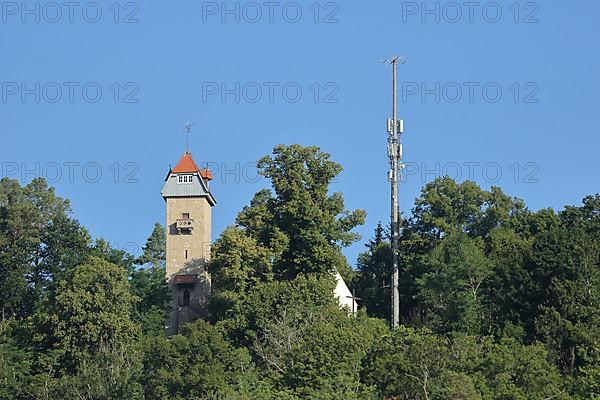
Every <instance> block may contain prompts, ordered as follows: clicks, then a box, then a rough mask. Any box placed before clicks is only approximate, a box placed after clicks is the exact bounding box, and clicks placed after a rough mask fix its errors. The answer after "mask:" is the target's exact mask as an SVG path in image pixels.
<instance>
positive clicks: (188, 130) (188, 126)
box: [185, 121, 194, 154]
mask: <svg viewBox="0 0 600 400" xmlns="http://www.w3.org/2000/svg"><path fill="white" fill-rule="evenodd" d="M192 125H194V123H193V122H190V121H187V122H186V124H185V134H186V135H185V152H186V154H189V152H190V133H192Z"/></svg>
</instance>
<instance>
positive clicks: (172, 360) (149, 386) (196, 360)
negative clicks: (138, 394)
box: [142, 321, 253, 400]
mask: <svg viewBox="0 0 600 400" xmlns="http://www.w3.org/2000/svg"><path fill="white" fill-rule="evenodd" d="M145 348H146V351H145V357H144V376H143V379H142V382H143V386H144V392H145V397H144V398H145V399H148V400H159V399H160V400H167V399H169V400H171V399H175V400H184V399H194V398H197V399H204V398H211V396H214V397H217V396H218V395H219V394H220V393H223V392H227V391H228V387H230V386H231V385H235V384H236V383H238V381H239V379H240V376H241V375H244V374H252V373H253V372H252V364H251V362H250V359H249V356H248V353H247V352H246V351H244V349H236V348H234V347H232V346H231V345H230V344H229V343H227V342H226V341H225V340H224V339H223V337H222V336H221V335H220V334H219V332H218V331H217V330H216V329H215V328H214V327H213V326H211V325H210V324H208V323H206V322H204V321H196V322H194V323H190V324H186V325H185V326H184V327H183V330H182V334H181V335H176V336H173V337H171V338H169V339H165V338H161V337H152V338H148V339H147V340H146V342H145Z"/></svg>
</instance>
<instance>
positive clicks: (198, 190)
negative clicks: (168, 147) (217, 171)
mask: <svg viewBox="0 0 600 400" xmlns="http://www.w3.org/2000/svg"><path fill="white" fill-rule="evenodd" d="M212 179H213V176H212V173H211V172H210V170H209V169H208V168H205V169H200V168H198V165H197V164H196V162H195V161H194V159H193V158H192V155H191V154H190V153H188V152H187V151H186V152H185V153H184V154H183V157H181V160H179V162H178V163H177V165H176V166H175V168H173V169H171V170H170V171H169V174H168V175H167V179H166V181H165V186H164V187H163V189H162V192H161V194H162V197H163V198H164V199H165V200H166V199H167V198H169V197H205V198H206V200H207V201H208V202H209V204H210V205H211V206H214V205H215V204H216V203H217V202H216V200H215V198H214V197H213V195H212V194H211V193H210V190H209V187H208V182H209V181H210V180H212Z"/></svg>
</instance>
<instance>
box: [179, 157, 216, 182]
mask: <svg viewBox="0 0 600 400" xmlns="http://www.w3.org/2000/svg"><path fill="white" fill-rule="evenodd" d="M171 172H172V173H175V174H185V173H194V172H198V173H199V174H200V176H201V177H202V178H204V179H206V180H209V181H210V180H212V179H213V175H212V173H211V172H210V170H209V169H208V168H205V169H200V168H198V165H197V164H196V162H195V161H194V159H193V158H192V154H191V153H188V152H187V151H186V152H185V153H184V154H183V157H181V160H179V162H178V163H177V165H176V166H175V168H173V169H172V170H171Z"/></svg>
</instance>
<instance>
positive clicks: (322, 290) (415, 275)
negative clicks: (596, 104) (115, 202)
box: [0, 145, 600, 400]
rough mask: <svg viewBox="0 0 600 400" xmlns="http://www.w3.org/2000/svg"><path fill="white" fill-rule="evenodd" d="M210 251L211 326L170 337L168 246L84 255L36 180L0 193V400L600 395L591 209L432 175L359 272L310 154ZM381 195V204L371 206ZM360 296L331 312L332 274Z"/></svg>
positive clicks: (285, 160)
mask: <svg viewBox="0 0 600 400" xmlns="http://www.w3.org/2000/svg"><path fill="white" fill-rule="evenodd" d="M258 167H259V172H260V174H261V175H262V176H263V177H265V178H266V179H268V180H269V181H270V182H271V189H267V190H261V191H259V192H258V193H256V194H255V196H254V197H253V198H252V199H251V201H250V202H249V204H248V205H247V206H246V207H244V208H243V209H242V210H240V212H239V214H238V216H237V218H236V220H235V221H232V224H231V225H230V226H229V227H228V228H226V229H225V230H224V231H223V232H222V233H221V234H220V235H219V237H218V238H217V239H216V241H215V242H214V244H213V248H212V257H211V261H210V262H209V263H208V265H207V268H208V271H209V272H210V274H211V276H212V282H213V290H212V293H211V295H210V298H209V307H210V318H209V320H207V321H196V322H193V323H189V324H187V325H185V326H184V328H183V330H182V332H181V333H180V334H178V335H175V336H171V337H167V336H166V335H165V330H164V321H165V318H166V314H167V312H168V308H167V307H168V306H167V304H168V303H169V293H168V291H167V286H166V282H165V238H166V232H165V229H164V227H163V226H161V225H160V224H156V225H155V226H154V228H153V230H152V231H151V232H150V234H149V238H148V240H147V242H146V245H145V246H144V247H143V253H142V254H141V255H140V256H139V257H135V256H134V255H132V254H128V253H127V252H125V251H123V250H119V249H116V248H113V247H112V246H111V245H110V243H109V242H107V241H105V240H102V239H96V240H92V238H91V235H90V233H89V232H88V230H87V229H86V228H85V227H83V226H81V224H80V223H79V222H78V221H77V220H76V219H75V218H74V217H73V215H72V214H71V211H70V207H69V202H68V200H66V199H62V198H60V197H59V196H57V195H56V193H55V191H54V189H53V188H51V187H48V185H47V183H46V182H45V181H44V180H43V179H35V180H33V181H31V182H30V183H28V184H27V185H25V186H22V185H21V184H20V183H19V182H18V181H15V180H10V179H7V178H3V179H2V180H0V399H6V400H13V399H15V400H16V399H19V400H21V399H27V400H29V399H90V400H91V399H98V400H109V399H110V400H112V399H115V400H116V399H149V400H159V399H160V400H166V399H176V400H178V399H179V400H183V399H198V400H199V399H206V400H209V399H215V400H216V399H223V400H230V399H231V400H233V399H236V400H239V399H242V400H243V399H247V400H250V399H252V400H263V399H264V400H267V399H273V400H275V399H277V400H280V399H283V400H286V399H289V400H296V399H319V400H337V399H340V400H341V399H356V400H359V399H360V400H364V399H367V400H368V399H403V400H413V399H418V400H434V399H439V400H446V399H457V400H458V399H461V400H471V399H473V400H475V399H481V400H538V399H539V400H544V399H574V400H590V399H592V400H599V399H600V240H599V238H600V195H598V194H596V195H591V196H588V197H586V198H584V199H583V201H582V204H581V205H577V206H566V207H565V208H564V209H563V210H560V211H555V210H552V209H542V210H538V211H532V210H530V209H528V208H527V206H526V204H525V202H524V201H522V200H520V199H516V198H513V197H511V196H509V195H508V194H505V193H504V192H503V191H502V189H500V188H499V187H491V188H490V189H489V190H486V189H483V188H481V187H479V186H478V185H477V184H476V183H475V182H471V181H465V182H456V181H454V180H452V179H450V178H447V177H443V178H439V179H436V180H434V181H432V182H430V183H428V184H426V185H425V187H423V189H422V191H421V193H420V195H419V197H418V198H417V199H416V200H415V203H414V207H413V208H412V210H411V213H410V214H407V215H406V216H405V218H404V219H403V221H402V230H401V238H400V258H401V275H400V279H401V282H400V286H401V304H402V308H401V322H402V324H401V326H400V327H399V328H397V329H394V330H391V329H390V328H389V327H388V326H389V323H388V322H389V321H388V318H389V315H390V305H389V298H390V293H389V290H390V289H389V275H390V271H391V249H390V246H389V231H388V229H387V227H386V226H385V225H381V224H379V225H378V226H377V227H376V229H375V231H374V234H373V237H372V238H370V239H368V241H367V243H366V247H365V251H364V252H363V253H362V254H361V255H360V256H359V258H358V261H357V265H355V266H350V265H349V264H348V262H347V260H346V258H345V257H344V255H343V251H342V250H343V248H344V247H346V246H349V245H350V244H352V243H355V242H356V241H358V240H359V239H360V238H359V237H358V235H357V234H356V233H355V232H353V230H354V228H356V227H357V226H359V225H362V224H364V221H365V216H366V213H365V211H362V210H347V209H346V207H345V205H344V198H343V195H342V194H341V193H332V192H331V191H330V184H331V182H332V180H333V179H334V178H335V177H336V176H337V175H338V174H339V173H340V172H341V170H342V167H341V166H340V165H339V164H337V163H336V162H334V161H333V160H332V159H331V156H330V155H329V154H327V153H325V152H323V151H321V150H320V149H319V148H317V147H302V146H299V145H290V146H283V145H280V146H277V147H275V149H274V150H273V152H272V154H270V155H267V156H265V157H263V158H262V159H261V160H260V161H259V163H258ZM385 195H387V194H385ZM333 271H339V272H340V273H341V274H342V276H343V277H344V279H345V280H346V282H347V283H348V285H349V286H350V287H351V289H353V290H354V291H355V292H356V296H357V297H358V298H360V300H359V306H360V310H359V312H358V313H356V314H352V313H351V312H350V310H348V309H342V308H340V306H339V302H338V300H337V299H336V298H335V297H334V294H333V287H334V284H335V283H334V281H333V278H332V276H333V275H332V272H333Z"/></svg>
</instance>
